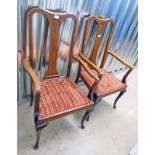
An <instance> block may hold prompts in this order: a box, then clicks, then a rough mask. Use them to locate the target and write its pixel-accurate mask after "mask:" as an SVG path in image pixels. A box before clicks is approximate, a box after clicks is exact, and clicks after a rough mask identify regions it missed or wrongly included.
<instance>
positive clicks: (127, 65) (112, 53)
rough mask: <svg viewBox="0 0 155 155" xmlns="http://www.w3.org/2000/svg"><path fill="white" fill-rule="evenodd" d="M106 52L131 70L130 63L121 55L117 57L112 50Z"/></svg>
mask: <svg viewBox="0 0 155 155" xmlns="http://www.w3.org/2000/svg"><path fill="white" fill-rule="evenodd" d="M108 54H110V55H112V56H113V57H114V58H116V59H117V60H118V61H120V62H121V63H122V64H124V65H125V66H126V67H128V68H129V69H132V70H133V68H134V67H133V66H131V65H130V64H128V63H127V62H125V61H124V60H123V59H122V58H121V57H119V56H118V55H116V54H115V53H114V52H111V51H108Z"/></svg>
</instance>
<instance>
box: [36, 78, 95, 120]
mask: <svg viewBox="0 0 155 155" xmlns="http://www.w3.org/2000/svg"><path fill="white" fill-rule="evenodd" d="M40 86H41V97H40V103H39V112H40V118H41V119H46V118H50V117H52V116H56V115H59V114H61V113H65V112H68V111H72V110H75V109H80V108H82V107H86V106H89V105H92V102H91V101H90V100H89V99H88V98H87V95H86V94H85V93H84V92H83V91H82V90H81V89H80V88H79V87H78V86H77V85H76V84H75V83H74V82H73V81H72V80H71V79H69V78H67V77H59V78H52V79H45V80H41V81H40Z"/></svg>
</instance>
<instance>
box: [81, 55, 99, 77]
mask: <svg viewBox="0 0 155 155" xmlns="http://www.w3.org/2000/svg"><path fill="white" fill-rule="evenodd" d="M79 56H80V57H81V58H82V60H83V61H85V62H86V63H87V64H88V65H90V66H91V67H92V68H93V69H94V70H95V71H96V72H97V73H98V74H99V76H102V75H101V73H100V71H99V69H98V68H97V67H96V65H95V64H94V63H92V62H91V61H90V60H88V59H87V58H85V56H84V55H83V54H82V53H80V54H79Z"/></svg>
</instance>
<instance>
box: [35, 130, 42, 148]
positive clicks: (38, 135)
mask: <svg viewBox="0 0 155 155" xmlns="http://www.w3.org/2000/svg"><path fill="white" fill-rule="evenodd" d="M40 135H41V129H36V136H37V138H36V143H35V145H34V146H33V149H34V150H37V149H38V147H39V141H40Z"/></svg>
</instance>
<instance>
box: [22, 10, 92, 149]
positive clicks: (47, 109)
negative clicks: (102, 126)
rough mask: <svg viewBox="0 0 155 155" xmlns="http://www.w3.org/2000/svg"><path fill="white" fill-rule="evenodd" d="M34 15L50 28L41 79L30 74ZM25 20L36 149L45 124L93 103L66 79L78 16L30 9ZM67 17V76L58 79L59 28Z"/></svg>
mask: <svg viewBox="0 0 155 155" xmlns="http://www.w3.org/2000/svg"><path fill="white" fill-rule="evenodd" d="M36 13H41V14H43V15H44V16H46V17H47V19H48V22H49V26H50V49H49V52H50V55H49V62H48V70H47V72H46V74H45V76H44V77H43V78H42V79H41V78H39V77H38V76H37V75H36V73H35V72H34V71H33V69H34V66H35V63H34V52H33V33H32V16H33V15H34V14H36ZM26 18H28V28H29V53H30V57H27V56H26V54H25V58H24V61H23V64H24V68H25V70H26V71H27V73H28V74H29V76H30V78H31V80H32V89H33V103H34V124H35V130H36V136H37V138H36V143H35V145H34V147H33V148H34V149H38V146H39V140H40V134H41V130H42V129H43V128H45V127H46V126H47V125H48V122H49V121H52V120H54V119H57V118H60V117H63V116H65V115H68V114H71V113H74V112H76V111H79V110H82V109H92V107H93V104H92V101H91V100H90V99H89V98H88V97H87V95H86V94H85V93H84V92H83V91H82V90H81V89H80V88H79V87H78V86H77V85H76V84H75V83H74V82H73V81H72V80H71V79H70V78H69V75H70V70H71V64H72V60H73V48H74V45H75V37H76V32H77V17H76V16H74V15H72V14H68V13H56V12H51V11H48V10H45V9H41V8H37V7H32V8H30V9H29V10H28V11H27V15H26V16H25V22H26V21H27V20H26ZM67 18H71V19H73V21H74V28H73V33H72V34H73V35H72V40H71V48H70V54H69V62H68V70H67V76H61V75H59V74H58V72H57V69H56V62H57V55H58V41H59V34H60V28H61V25H62V23H63V22H64V20H66V19H67ZM26 25H27V24H26V23H25V26H26ZM24 30H25V35H24V37H25V38H24V40H25V42H26V40H27V39H26V34H27V33H26V28H25V29H24ZM25 49H26V43H24V50H25ZM31 105H32V104H31Z"/></svg>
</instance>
